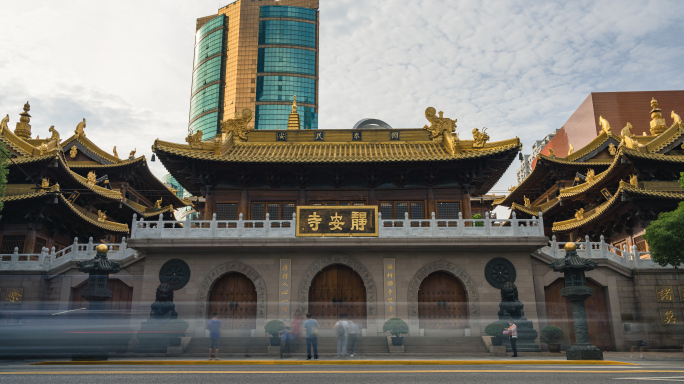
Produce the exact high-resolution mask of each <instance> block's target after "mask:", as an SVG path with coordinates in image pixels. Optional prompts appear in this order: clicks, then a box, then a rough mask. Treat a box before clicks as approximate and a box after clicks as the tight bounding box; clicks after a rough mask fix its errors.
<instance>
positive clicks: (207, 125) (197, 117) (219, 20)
mask: <svg viewBox="0 0 684 384" xmlns="http://www.w3.org/2000/svg"><path fill="white" fill-rule="evenodd" d="M226 21H227V20H226V17H225V16H224V15H218V16H216V17H215V18H213V19H211V20H209V21H208V22H207V23H206V24H204V25H203V26H202V27H201V28H200V29H199V30H198V31H197V34H196V35H195V59H194V62H193V72H192V97H191V98H190V123H189V126H188V130H189V131H190V134H195V133H196V132H197V131H202V140H209V139H213V138H214V137H216V133H217V132H218V129H219V119H220V116H219V106H220V103H221V82H222V77H223V76H224V75H223V72H224V71H223V64H224V63H223V60H224V56H225V55H224V54H223V53H224V46H225V44H224V26H225V24H226Z"/></svg>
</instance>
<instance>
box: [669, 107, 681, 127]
mask: <svg viewBox="0 0 684 384" xmlns="http://www.w3.org/2000/svg"><path fill="white" fill-rule="evenodd" d="M670 117H672V120H674V123H675V124H679V128H680V129H681V128H683V127H682V118H681V117H680V116H679V115H678V114H676V113H675V111H672V113H671V114H670Z"/></svg>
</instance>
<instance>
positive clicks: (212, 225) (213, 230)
mask: <svg viewBox="0 0 684 384" xmlns="http://www.w3.org/2000/svg"><path fill="white" fill-rule="evenodd" d="M209 228H211V229H210V231H211V232H210V233H211V235H210V236H211V237H212V238H215V237H216V228H218V223H217V222H216V212H214V213H212V214H211V222H210V223H209Z"/></svg>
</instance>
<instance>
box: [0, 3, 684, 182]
mask: <svg viewBox="0 0 684 384" xmlns="http://www.w3.org/2000/svg"><path fill="white" fill-rule="evenodd" d="M228 3H229V1H216V0H211V1H199V0H194V1H184V2H180V1H175V2H169V1H145V0H137V1H128V0H118V1H115V2H105V1H93V0H89V1H76V0H72V1H68V2H66V1H59V2H57V1H54V0H50V1H32V0H22V1H7V0H2V1H1V2H0V4H1V5H2V6H1V7H0V10H1V11H0V31H1V32H0V115H2V116H4V115H5V114H9V116H10V123H9V126H10V127H11V128H13V127H14V126H15V123H16V122H17V121H18V119H19V115H18V114H19V113H20V112H21V111H22V107H23V105H24V103H25V102H26V101H27V100H28V101H29V102H30V104H31V111H30V114H31V115H32V118H31V125H32V132H33V137H34V138H35V137H36V135H40V136H41V137H46V136H48V134H49V133H48V128H49V127H50V126H51V125H54V126H55V128H56V129H57V130H58V131H59V132H60V134H61V136H62V137H63V138H66V137H69V136H71V134H72V133H73V131H74V128H75V127H76V125H77V124H78V123H79V122H80V121H81V120H82V119H83V118H86V121H87V127H86V134H87V136H88V138H89V139H91V140H92V141H94V142H95V143H96V144H98V145H99V146H100V147H101V148H103V149H105V150H108V151H111V150H112V147H114V146H116V147H117V151H118V153H119V155H120V156H121V157H126V156H127V155H128V153H129V152H130V151H131V150H133V149H136V150H137V153H136V155H138V156H139V155H141V154H144V155H146V157H147V159H148V160H149V159H150V158H151V154H152V153H151V146H152V144H153V142H154V140H155V139H157V138H160V139H162V140H165V141H172V142H180V143H182V142H184V138H185V136H187V125H188V110H189V106H190V86H191V80H192V59H193V57H192V55H193V47H194V33H195V19H196V18H197V17H201V16H206V15H211V14H214V13H216V11H217V9H218V8H219V7H222V6H224V5H226V4H228ZM682 15H684V1H680V0H672V1H666V0H660V1H643V0H642V1H629V0H617V1H581V0H580V1H565V0H563V1H535V2H530V1H486V0H484V1H454V0H444V1H443V0H423V1H415V0H414V1H408V0H373V1H368V0H334V1H333V0H320V20H321V23H320V42H319V43H320V84H319V91H320V95H319V127H320V128H321V129H326V128H335V129H340V128H351V127H352V126H353V125H354V123H356V122H357V121H358V120H360V119H362V118H367V117H372V118H379V119H382V120H384V121H386V122H387V123H389V124H390V125H391V126H393V127H395V128H409V127H413V128H418V127H422V126H423V125H425V124H426V123H427V121H426V120H425V116H424V111H425V109H426V108H427V107H429V106H432V107H435V108H437V110H438V111H444V115H445V116H446V117H450V118H456V119H458V122H457V125H458V128H457V132H459V135H460V137H461V138H462V139H465V140H469V139H471V136H472V135H471V133H470V132H471V131H472V129H473V128H476V127H477V128H482V127H487V128H488V130H487V132H488V133H489V135H490V136H491V140H492V141H498V140H505V139H509V138H512V137H516V136H517V137H519V138H520V139H521V140H522V142H523V146H524V147H523V153H530V152H531V146H532V143H533V142H534V141H535V140H540V139H542V138H543V137H544V136H545V135H547V134H548V133H551V132H553V131H554V130H555V129H557V128H560V127H561V126H562V125H563V123H564V122H565V121H566V120H567V119H568V118H569V117H570V115H571V114H572V112H573V111H574V110H575V109H576V108H577V107H578V106H579V105H580V104H581V102H582V101H583V100H584V99H585V98H586V97H587V96H588V95H589V93H591V92H618V91H649V90H654V91H655V90H677V89H679V90H681V89H684V77H683V76H682V69H681V68H682V63H684V49H682V48H684V43H683V41H684V39H683V38H682V37H683V36H684V22H683V21H682ZM644 108H646V109H648V106H645V107H644ZM681 109H682V112H684V105H683V106H682V108H681ZM682 112H679V113H680V114H681V113H682ZM150 165H151V169H152V170H153V172H154V173H155V174H156V175H157V176H159V177H161V176H162V175H164V174H165V173H167V172H166V170H165V169H164V167H163V165H162V164H161V163H160V162H159V161H157V162H154V163H150ZM518 166H519V162H518V160H514V162H513V163H512V165H511V167H510V168H509V169H508V171H507V172H506V174H505V175H504V177H503V178H502V179H501V181H500V182H499V183H498V184H497V185H496V186H495V187H494V189H493V190H492V191H491V192H496V193H497V194H500V193H505V192H507V189H508V187H510V186H512V185H515V184H517V183H516V177H515V171H516V169H517V168H518Z"/></svg>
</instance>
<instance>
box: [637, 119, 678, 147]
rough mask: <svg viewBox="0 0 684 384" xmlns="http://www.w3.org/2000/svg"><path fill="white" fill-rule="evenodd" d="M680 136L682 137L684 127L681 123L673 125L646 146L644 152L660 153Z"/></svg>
mask: <svg viewBox="0 0 684 384" xmlns="http://www.w3.org/2000/svg"><path fill="white" fill-rule="evenodd" d="M682 136H684V127H682V124H681V123H674V124H672V126H670V128H668V129H667V130H665V132H663V133H661V134H660V135H658V136H657V137H656V138H655V139H653V140H652V141H650V142H649V143H648V144H646V150H647V151H648V152H649V153H653V152H660V151H662V150H663V149H665V148H667V147H668V146H669V145H670V144H672V143H674V142H675V141H677V140H678V139H679V138H681V137H682Z"/></svg>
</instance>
